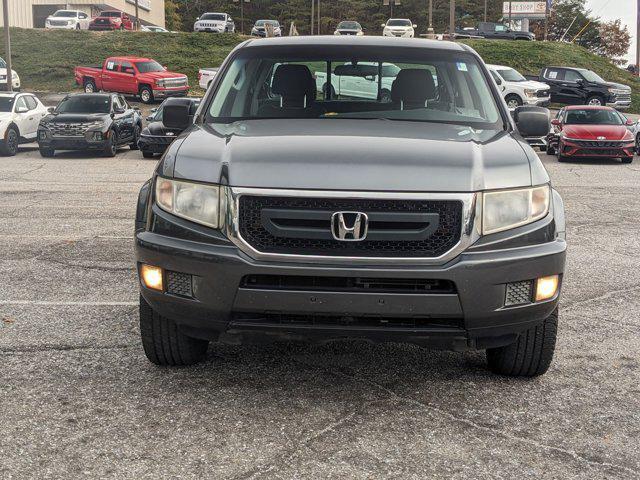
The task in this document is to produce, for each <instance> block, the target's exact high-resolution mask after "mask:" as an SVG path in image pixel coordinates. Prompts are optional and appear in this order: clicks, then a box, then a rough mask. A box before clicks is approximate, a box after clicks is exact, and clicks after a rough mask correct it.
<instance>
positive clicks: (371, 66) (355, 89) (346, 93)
mask: <svg viewBox="0 0 640 480" xmlns="http://www.w3.org/2000/svg"><path fill="white" fill-rule="evenodd" d="M399 71H400V67H398V66H397V65H394V64H393V63H383V64H382V80H381V82H380V101H381V102H390V101H391V84H392V83H393V81H394V80H395V79H396V76H397V75H398V72H399ZM378 73H379V70H378V64H377V63H372V62H360V63H358V64H357V65H353V64H351V63H345V64H343V65H337V66H336V67H335V69H334V71H333V72H332V73H331V97H332V98H340V97H350V98H366V99H373V100H376V99H378ZM315 76H316V87H317V89H318V91H319V92H322V93H323V94H324V93H325V92H326V90H327V72H323V71H316V74H315Z"/></svg>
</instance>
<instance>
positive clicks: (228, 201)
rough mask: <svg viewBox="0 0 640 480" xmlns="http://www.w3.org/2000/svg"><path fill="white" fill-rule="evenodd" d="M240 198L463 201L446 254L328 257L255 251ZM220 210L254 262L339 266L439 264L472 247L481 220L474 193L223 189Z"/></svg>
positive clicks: (227, 230) (236, 241)
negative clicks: (245, 233)
mask: <svg viewBox="0 0 640 480" xmlns="http://www.w3.org/2000/svg"><path fill="white" fill-rule="evenodd" d="M242 195H253V196H256V195H263V196H279V197H294V198H295V197H298V198H300V197H321V198H341V199H372V198H373V199H394V200H458V201H460V202H462V221H461V229H462V232H461V234H460V240H459V241H458V243H457V244H456V245H454V246H453V247H452V248H451V249H450V250H449V251H447V252H445V253H444V254H442V255H440V256H439V257H427V258H424V257H363V256H357V257H351V256H329V255H326V256H325V255H301V254H282V253H265V252H261V251H258V250H256V249H255V248H254V247H253V246H252V245H250V244H249V243H248V242H247V241H246V240H245V239H244V238H242V235H241V234H240V215H239V213H240V212H239V207H240V197H241V196H242ZM221 196H222V203H223V205H221V211H222V212H225V214H226V217H225V218H223V219H221V220H222V222H221V223H222V225H223V229H224V231H225V234H226V236H227V238H229V239H230V240H231V241H232V242H233V243H234V244H235V245H236V246H237V247H238V248H239V249H240V250H241V251H242V252H244V253H245V254H247V255H248V256H249V257H251V258H253V259H256V260H276V261H283V262H292V263H308V262H314V263H324V264H340V265H345V264H347V265H367V264H369V265H393V264H412V265H442V264H444V263H446V262H448V261H449V260H452V259H453V258H455V257H457V256H458V255H459V254H460V253H462V252H463V251H464V250H466V249H467V248H468V247H469V246H470V245H472V244H473V243H474V242H475V241H476V240H478V238H480V234H479V228H478V227H479V226H478V227H476V226H475V220H476V219H478V218H482V215H481V212H479V211H478V209H479V208H481V204H482V202H476V197H477V194H476V193H440V192H430V193H422V192H410V193H407V192H353V191H336V190H292V189H266V188H245V187H223V189H222V193H221Z"/></svg>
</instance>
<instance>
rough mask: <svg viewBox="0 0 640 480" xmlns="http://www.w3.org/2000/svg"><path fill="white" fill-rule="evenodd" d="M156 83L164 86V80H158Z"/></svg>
mask: <svg viewBox="0 0 640 480" xmlns="http://www.w3.org/2000/svg"><path fill="white" fill-rule="evenodd" d="M156 85H157V86H159V87H164V80H156Z"/></svg>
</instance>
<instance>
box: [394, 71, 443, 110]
mask: <svg viewBox="0 0 640 480" xmlns="http://www.w3.org/2000/svg"><path fill="white" fill-rule="evenodd" d="M435 96H436V85H435V83H434V81H433V76H432V75H431V72H430V71H429V70H426V69H421V68H406V69H402V70H400V72H398V76H397V77H396V79H395V80H394V81H393V84H391V100H393V101H394V102H401V101H402V102H404V103H414V104H424V103H425V102H426V101H427V100H428V99H430V98H434V97H435Z"/></svg>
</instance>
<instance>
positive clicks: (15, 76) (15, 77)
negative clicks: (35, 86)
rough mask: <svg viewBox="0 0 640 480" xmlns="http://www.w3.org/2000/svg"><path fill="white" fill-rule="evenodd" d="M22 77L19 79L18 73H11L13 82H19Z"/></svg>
mask: <svg viewBox="0 0 640 480" xmlns="http://www.w3.org/2000/svg"><path fill="white" fill-rule="evenodd" d="M19 78H20V77H18V74H17V73H16V72H11V79H12V80H18V79H19Z"/></svg>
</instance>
